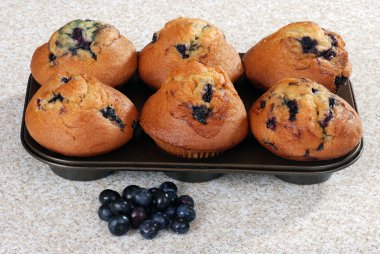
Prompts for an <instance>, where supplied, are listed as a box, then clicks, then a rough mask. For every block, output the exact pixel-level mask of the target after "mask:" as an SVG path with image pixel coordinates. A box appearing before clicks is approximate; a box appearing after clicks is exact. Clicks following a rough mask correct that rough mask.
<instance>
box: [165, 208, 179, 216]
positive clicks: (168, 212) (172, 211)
mask: <svg viewBox="0 0 380 254" xmlns="http://www.w3.org/2000/svg"><path fill="white" fill-rule="evenodd" d="M176 212H177V207H175V206H169V207H168V208H166V209H165V214H166V215H167V216H168V217H169V218H170V219H173V218H174V217H175V215H176Z"/></svg>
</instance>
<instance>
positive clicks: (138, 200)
mask: <svg viewBox="0 0 380 254" xmlns="http://www.w3.org/2000/svg"><path fill="white" fill-rule="evenodd" d="M151 200H152V194H151V193H150V192H149V191H148V190H147V189H144V188H140V189H138V190H136V192H135V197H134V203H135V204H136V205H137V206H141V207H148V206H149V205H150V202H151Z"/></svg>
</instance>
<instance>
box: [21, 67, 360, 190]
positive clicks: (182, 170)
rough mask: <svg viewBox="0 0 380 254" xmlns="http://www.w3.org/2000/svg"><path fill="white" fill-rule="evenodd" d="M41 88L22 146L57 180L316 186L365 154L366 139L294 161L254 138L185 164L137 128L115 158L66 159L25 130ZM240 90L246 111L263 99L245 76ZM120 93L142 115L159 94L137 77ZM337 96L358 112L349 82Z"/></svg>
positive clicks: (33, 85) (33, 87)
mask: <svg viewBox="0 0 380 254" xmlns="http://www.w3.org/2000/svg"><path fill="white" fill-rule="evenodd" d="M39 87H40V86H39V84H38V83H37V82H36V81H35V80H34V79H33V77H32V75H30V77H29V81H28V86H27V90H26V97H25V105H24V116H23V121H22V125H21V142H22V144H23V146H24V148H25V149H26V151H28V153H30V154H31V155H32V156H33V157H35V158H36V159H38V160H40V161H42V162H45V163H46V164H48V165H49V166H50V168H51V169H52V170H53V172H54V173H56V174H57V175H59V176H61V177H63V178H66V179H70V180H78V181H87V180H95V179H99V178H101V177H105V176H107V175H109V174H112V173H113V172H115V171H119V170H127V171H159V172H164V173H166V174H167V175H168V176H170V177H172V178H175V179H178V180H181V181H187V182H202V181H209V180H212V179H215V178H217V177H219V176H221V175H223V174H227V173H259V174H273V175H275V176H277V177H278V178H280V179H282V180H285V181H288V182H291V183H296V184H315V183H321V182H324V181H327V180H328V179H329V178H330V177H331V175H332V173H333V172H336V171H338V170H341V169H343V168H345V167H347V166H349V165H351V164H352V163H354V162H355V161H356V160H357V159H358V158H359V157H360V155H361V153H362V151H363V139H362V140H361V142H360V144H359V145H358V146H357V147H356V148H355V149H354V150H352V151H351V152H350V153H349V154H347V155H345V156H343V157H340V158H337V159H333V160H327V161H311V162H299V161H292V160H286V159H282V158H280V157H278V156H276V155H274V154H272V153H271V152H269V151H268V150H266V149H265V148H264V147H262V146H261V145H260V144H259V143H258V142H257V141H256V139H255V138H254V137H253V135H252V134H249V135H248V136H247V137H246V138H245V139H244V141H243V142H242V143H240V144H239V145H237V146H236V147H234V148H232V149H230V150H228V151H225V152H224V153H222V154H221V155H219V156H216V157H214V158H208V159H183V158H178V157H175V156H172V155H170V154H168V153H166V152H164V151H162V150H160V149H159V148H158V147H157V146H156V144H155V143H154V141H153V140H152V139H151V138H150V137H149V136H148V135H147V134H145V133H144V131H143V130H142V129H141V128H140V127H138V128H137V129H136V130H135V133H134V137H133V138H132V140H131V141H130V142H129V143H127V144H126V145H125V146H123V147H121V148H119V149H118V150H115V151H113V152H111V153H108V154H104V155H100V156H96V157H83V158H81V157H70V156H64V155H61V154H58V153H55V152H52V151H50V150H48V149H46V148H44V147H42V146H40V145H39V144H38V143H37V142H36V141H34V140H33V138H32V137H31V136H30V135H29V133H28V130H27V129H26V127H25V121H24V119H25V118H24V117H25V109H26V106H27V104H28V102H29V100H30V99H31V98H32V96H33V95H34V93H35V92H36V91H37V90H38V88H39ZM235 88H236V90H237V91H238V93H239V95H240V97H241V99H242V100H243V102H244V105H245V107H246V109H247V110H249V108H250V107H251V105H252V103H253V102H254V101H255V100H256V99H257V98H258V97H259V96H260V95H261V94H262V91H259V90H257V89H256V88H254V87H253V86H252V85H251V84H250V83H249V81H248V80H247V78H246V77H242V78H241V79H240V80H238V82H236V83H235ZM117 89H118V90H119V91H121V92H122V93H124V94H125V95H126V96H128V98H130V99H131V101H132V102H133V103H134V104H135V105H136V107H137V108H138V110H141V108H142V106H143V104H144V102H145V101H146V100H147V98H148V97H149V96H150V95H152V94H153V93H154V90H152V89H150V88H149V87H147V86H146V85H145V84H144V83H143V82H142V81H141V79H140V78H139V76H138V74H137V73H136V74H134V75H133V77H132V78H131V79H130V80H129V81H128V82H127V83H126V84H123V85H121V86H119V87H117ZM338 95H339V96H340V97H342V98H344V99H345V100H346V101H347V102H348V103H349V104H350V105H351V106H352V107H353V108H354V109H355V110H357V107H356V103H355V97H354V93H353V90H352V86H351V82H350V81H349V80H348V81H347V84H346V85H345V86H344V87H342V88H341V89H340V90H339V92H338ZM347 138H349V137H347Z"/></svg>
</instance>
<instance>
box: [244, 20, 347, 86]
mask: <svg viewBox="0 0 380 254" xmlns="http://www.w3.org/2000/svg"><path fill="white" fill-rule="evenodd" d="M344 47H345V42H344V41H343V39H342V37H341V36H340V35H338V34H337V33H334V32H331V31H329V30H327V29H323V28H321V27H320V26H318V25H317V24H315V23H313V22H307V21H305V22H295V23H291V24H289V25H287V26H285V27H283V28H281V29H280V30H278V31H277V32H275V33H273V34H271V35H269V36H267V37H266V38H264V39H262V40H261V41H260V42H258V43H257V44H256V45H255V46H253V47H252V48H251V49H250V50H249V51H248V52H247V53H246V54H245V56H244V57H243V64H244V68H245V71H246V75H247V77H248V78H249V79H250V81H251V82H253V83H254V84H256V85H257V86H259V87H261V88H263V89H265V90H267V89H269V88H270V87H271V86H272V85H273V84H275V83H276V82H277V81H279V80H281V79H283V78H289V77H294V78H302V77H305V78H310V79H312V80H314V81H316V82H318V83H320V84H322V85H324V86H325V87H327V88H328V89H329V90H330V91H331V92H336V91H337V89H338V88H339V87H340V86H342V85H344V84H345V82H346V80H347V79H348V77H349V76H350V74H351V64H350V61H349V59H348V53H347V51H346V50H345V48H344Z"/></svg>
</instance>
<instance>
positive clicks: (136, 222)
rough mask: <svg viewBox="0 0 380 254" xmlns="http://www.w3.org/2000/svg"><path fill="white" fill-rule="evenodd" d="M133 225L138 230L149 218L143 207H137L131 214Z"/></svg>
mask: <svg viewBox="0 0 380 254" xmlns="http://www.w3.org/2000/svg"><path fill="white" fill-rule="evenodd" d="M130 217H131V223H132V227H133V228H138V227H139V226H140V225H141V223H143V221H144V220H146V218H147V213H146V211H145V209H144V208H142V207H135V208H134V209H133V210H132V212H131V215H130Z"/></svg>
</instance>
